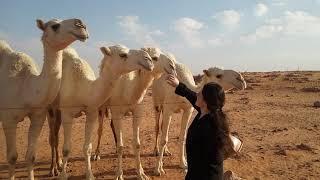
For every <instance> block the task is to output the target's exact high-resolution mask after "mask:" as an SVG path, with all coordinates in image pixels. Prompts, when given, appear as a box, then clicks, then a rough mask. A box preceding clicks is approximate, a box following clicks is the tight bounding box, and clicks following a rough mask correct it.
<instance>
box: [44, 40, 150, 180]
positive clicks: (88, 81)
mask: <svg viewBox="0 0 320 180" xmlns="http://www.w3.org/2000/svg"><path fill="white" fill-rule="evenodd" d="M101 51H102V53H103V54H104V58H103V60H102V61H101V65H100V73H99V77H98V78H95V75H94V73H93V70H92V69H91V67H90V66H89V64H88V63H87V62H86V61H85V60H83V59H81V58H80V57H79V56H78V55H77V53H76V52H75V50H67V51H64V57H63V58H64V61H63V65H62V68H63V70H62V82H61V89H60V92H59V95H58V96H57V98H56V99H55V101H54V103H53V104H52V108H53V109H55V110H54V111H56V112H57V110H58V113H56V115H57V116H56V117H54V118H50V121H51V123H50V124H54V126H51V125H50V128H51V133H54V134H56V135H57V134H58V132H57V131H58V130H52V128H55V127H59V126H60V125H58V124H59V123H60V122H62V125H63V129H64V145H63V165H62V173H61V178H63V179H67V172H66V169H67V162H68V158H69V155H70V152H71V133H72V124H73V119H74V118H76V117H79V116H80V115H81V113H82V112H84V113H85V114H86V123H85V142H84V145H83V153H84V156H85V161H86V179H94V176H93V173H92V170H91V163H90V156H91V150H92V144H91V138H92V132H93V131H94V129H95V127H96V124H97V121H98V108H99V107H100V106H101V105H102V104H103V103H104V102H106V100H107V99H108V98H109V97H110V96H111V93H112V90H113V88H115V87H116V84H117V81H118V80H119V78H120V77H121V75H123V74H126V73H129V72H131V71H134V70H146V71H151V70H153V68H154V65H153V62H152V59H151V57H150V56H149V54H148V53H147V52H145V51H143V50H132V49H131V50H129V49H128V48H127V47H125V46H121V45H116V46H109V47H102V48H101ZM60 113H61V114H60ZM52 115H54V113H52ZM56 118H61V120H58V119H56ZM52 121H53V122H52ZM57 123H58V124H57ZM52 137H54V138H55V139H58V136H54V135H52V136H51V138H52ZM53 142H55V143H51V145H54V144H56V145H57V141H56V140H53ZM52 148H54V147H53V146H52ZM52 152H53V151H52ZM55 167H56V166H55Z"/></svg>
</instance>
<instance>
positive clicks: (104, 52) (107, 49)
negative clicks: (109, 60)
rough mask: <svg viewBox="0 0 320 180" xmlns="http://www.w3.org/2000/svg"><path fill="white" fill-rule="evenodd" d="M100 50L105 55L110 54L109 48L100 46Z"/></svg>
mask: <svg viewBox="0 0 320 180" xmlns="http://www.w3.org/2000/svg"><path fill="white" fill-rule="evenodd" d="M100 50H101V52H102V53H103V54H104V55H106V56H111V50H110V49H109V48H108V47H104V46H103V47H101V48H100Z"/></svg>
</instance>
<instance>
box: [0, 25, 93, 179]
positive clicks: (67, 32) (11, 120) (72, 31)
mask: <svg viewBox="0 0 320 180" xmlns="http://www.w3.org/2000/svg"><path fill="white" fill-rule="evenodd" d="M37 26H38V28H39V29H40V30H42V31H43V35H42V43H43V49H44V63H43V67H42V71H41V73H39V71H38V68H37V66H36V64H35V63H34V61H33V60H32V58H31V57H29V56H28V55H26V54H24V53H18V52H15V51H13V50H12V49H11V48H10V47H9V45H7V44H6V43H5V42H3V41H0V84H2V88H1V93H0V99H1V101H0V121H2V125H3V130H4V134H5V136H6V143H7V160H8V164H9V179H14V174H15V164H16V160H17V156H18V154H17V149H16V130H17V124H18V123H19V122H20V121H23V119H24V118H25V117H29V119H30V121H31V125H30V128H29V133H28V149H27V154H26V161H27V166H28V176H29V179H34V171H33V166H34V161H35V152H36V148H37V140H38V137H39V135H40V132H41V129H42V126H43V123H44V121H45V120H46V113H47V109H46V108H47V106H48V105H49V104H50V103H52V101H53V100H54V98H55V97H56V96H57V94H58V91H59V89H60V83H61V74H62V50H63V49H64V48H66V47H67V46H68V45H70V44H71V43H73V42H74V41H76V40H81V41H85V40H86V39H87V38H88V33H87V30H86V26H85V25H84V24H83V23H82V22H81V20H79V19H67V20H63V21H61V20H51V21H48V22H47V23H44V22H43V21H42V20H37Z"/></svg>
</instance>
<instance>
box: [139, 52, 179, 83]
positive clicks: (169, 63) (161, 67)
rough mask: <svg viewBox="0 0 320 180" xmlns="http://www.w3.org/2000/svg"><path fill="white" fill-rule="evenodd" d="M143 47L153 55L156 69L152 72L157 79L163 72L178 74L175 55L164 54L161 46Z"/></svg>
mask: <svg viewBox="0 0 320 180" xmlns="http://www.w3.org/2000/svg"><path fill="white" fill-rule="evenodd" d="M141 49H142V50H144V51H146V52H148V54H149V55H150V56H151V58H152V61H153V63H154V70H153V71H152V73H153V74H154V75H155V78H156V79H158V78H159V77H160V76H161V75H162V74H163V73H167V74H175V75H176V67H175V62H176V60H175V57H174V56H173V55H171V54H164V53H162V52H161V50H160V49H159V48H152V47H145V48H141Z"/></svg>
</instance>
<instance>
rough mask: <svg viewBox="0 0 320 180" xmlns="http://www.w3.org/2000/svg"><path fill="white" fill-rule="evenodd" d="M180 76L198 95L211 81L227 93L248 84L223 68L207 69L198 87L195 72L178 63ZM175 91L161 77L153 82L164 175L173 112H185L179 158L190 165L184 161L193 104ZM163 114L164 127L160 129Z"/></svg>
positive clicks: (159, 162) (159, 171)
mask: <svg viewBox="0 0 320 180" xmlns="http://www.w3.org/2000/svg"><path fill="white" fill-rule="evenodd" d="M176 69H177V77H178V79H179V81H180V82H182V83H184V84H186V85H187V87H188V88H190V89H192V90H193V91H195V92H199V91H200V90H201V89H202V88H203V86H204V85H205V84H207V83H208V82H216V83H218V84H220V85H221V86H222V87H223V88H224V89H225V90H229V89H232V88H237V89H244V88H245V87H246V83H245V81H244V79H243V77H242V76H241V74H239V73H237V72H236V71H233V70H222V69H220V68H216V67H215V68H209V69H208V70H204V71H203V72H204V75H203V77H202V80H201V82H200V83H199V84H198V85H196V84H195V81H194V79H193V76H192V73H191V71H190V70H189V68H187V67H186V66H185V65H183V64H180V63H176ZM174 91H175V89H174V88H173V87H171V86H170V85H168V83H167V82H166V80H165V77H161V78H159V79H158V80H157V81H155V82H154V84H153V86H152V97H153V101H154V106H155V109H156V127H155V131H156V144H155V154H156V155H159V156H158V160H157V164H156V169H155V173H156V174H157V175H161V174H163V173H164V170H163V162H162V159H163V155H164V154H165V155H170V152H169V151H168V149H167V146H166V144H167V142H168V132H169V126H170V122H171V118H172V114H173V113H178V112H181V111H183V115H182V120H181V126H180V135H179V146H180V150H179V158H180V165H179V166H180V167H181V168H186V167H187V163H186V160H185V149H184V147H185V136H186V130H187V125H188V122H189V119H190V118H191V116H192V112H193V107H192V106H191V104H190V103H189V102H188V101H187V100H186V99H185V98H183V97H180V96H178V95H176V94H175V92H174ZM160 115H162V123H161V124H162V125H161V129H160ZM159 131H160V132H161V139H160V151H159Z"/></svg>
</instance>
